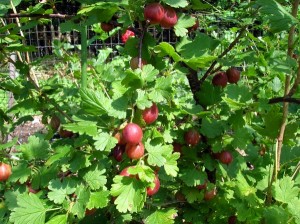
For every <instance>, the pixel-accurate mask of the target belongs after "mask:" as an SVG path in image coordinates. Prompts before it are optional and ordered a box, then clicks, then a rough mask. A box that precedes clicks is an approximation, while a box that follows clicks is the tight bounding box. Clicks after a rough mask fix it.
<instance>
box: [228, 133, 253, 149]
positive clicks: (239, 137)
mask: <svg viewBox="0 0 300 224" xmlns="http://www.w3.org/2000/svg"><path fill="white" fill-rule="evenodd" d="M233 138H234V139H233V141H232V146H233V147H234V148H241V149H244V148H246V146H247V145H248V143H249V142H250V141H251V140H252V135H251V134H250V133H249V130H248V129H247V128H239V129H237V130H236V131H235V132H234V134H233Z"/></svg>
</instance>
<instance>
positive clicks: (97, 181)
mask: <svg viewBox="0 0 300 224" xmlns="http://www.w3.org/2000/svg"><path fill="white" fill-rule="evenodd" d="M104 173H105V169H102V168H101V166H94V168H93V169H91V168H89V171H88V172H87V173H85V174H84V175H83V179H84V180H85V181H86V182H87V184H88V185H89V186H90V188H91V189H92V190H98V189H99V188H100V187H103V186H104V185H105V184H106V182H107V180H106V176H105V175H102V174H104Z"/></svg>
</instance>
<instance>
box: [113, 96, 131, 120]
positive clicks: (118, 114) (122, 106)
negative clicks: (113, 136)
mask: <svg viewBox="0 0 300 224" xmlns="http://www.w3.org/2000/svg"><path fill="white" fill-rule="evenodd" d="M127 108H128V98H127V96H120V97H118V98H114V99H113V100H112V101H111V108H110V114H108V115H109V116H111V117H115V118H118V119H124V118H126V110H127Z"/></svg>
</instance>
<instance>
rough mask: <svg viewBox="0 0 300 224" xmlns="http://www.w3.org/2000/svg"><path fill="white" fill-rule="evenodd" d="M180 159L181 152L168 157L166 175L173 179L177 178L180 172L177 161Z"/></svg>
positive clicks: (165, 166)
mask: <svg viewBox="0 0 300 224" xmlns="http://www.w3.org/2000/svg"><path fill="white" fill-rule="evenodd" d="M179 157H180V153H179V152H175V153H173V154H169V155H167V156H166V159H167V162H166V163H165V165H164V168H165V171H166V174H168V175H171V176H172V177H176V176H177V173H178V171H179V168H178V166H177V160H178V159H179Z"/></svg>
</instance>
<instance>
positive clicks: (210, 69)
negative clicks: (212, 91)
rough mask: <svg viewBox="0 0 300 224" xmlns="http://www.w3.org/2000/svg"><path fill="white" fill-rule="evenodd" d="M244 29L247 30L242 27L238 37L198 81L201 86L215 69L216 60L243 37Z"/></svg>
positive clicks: (222, 55)
mask: <svg viewBox="0 0 300 224" xmlns="http://www.w3.org/2000/svg"><path fill="white" fill-rule="evenodd" d="M246 29H247V26H243V27H242V28H241V30H240V33H239V35H237V37H236V38H235V39H234V40H233V41H232V42H231V44H230V45H229V46H228V47H227V48H226V49H225V50H224V51H223V52H222V53H221V54H220V55H219V56H218V58H217V59H216V60H214V61H213V63H212V64H211V65H210V67H209V68H208V69H207V71H206V72H205V74H204V76H203V77H202V78H201V79H200V85H202V83H203V82H204V81H205V79H206V78H207V77H208V76H209V75H210V74H211V72H212V71H213V69H214V68H215V66H216V64H217V63H218V59H221V58H223V57H224V56H225V55H226V54H227V53H228V52H229V51H231V50H232V48H233V47H234V46H235V45H236V44H237V43H238V41H239V40H240V39H241V38H242V36H243V35H244V32H245V31H246Z"/></svg>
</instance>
